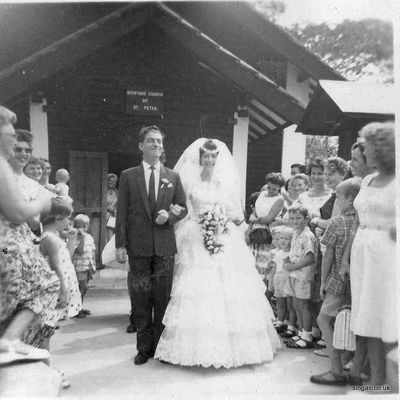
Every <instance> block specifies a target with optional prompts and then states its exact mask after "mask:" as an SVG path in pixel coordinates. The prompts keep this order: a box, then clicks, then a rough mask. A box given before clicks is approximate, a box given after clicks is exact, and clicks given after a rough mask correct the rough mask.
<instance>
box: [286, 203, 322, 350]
mask: <svg viewBox="0 0 400 400" xmlns="http://www.w3.org/2000/svg"><path fill="white" fill-rule="evenodd" d="M308 219H309V215H308V210H307V208H305V207H304V206H301V205H297V204H296V205H293V206H291V207H290V208H289V223H290V225H291V226H292V228H293V229H294V233H293V237H292V240H291V243H290V255H289V257H288V258H287V259H286V260H285V261H286V262H284V264H283V267H284V269H285V270H286V271H287V272H288V280H287V284H286V286H285V294H286V295H287V296H290V297H292V301H293V307H294V309H295V311H296V316H297V325H298V327H299V333H298V335H297V336H294V337H293V338H292V340H289V341H288V342H287V343H286V345H287V347H289V348H295V349H308V348H311V347H312V334H311V327H312V317H311V309H310V303H311V296H312V293H313V289H314V286H313V285H314V284H315V282H314V279H315V261H316V260H315V257H316V250H317V240H316V238H315V236H314V235H313V233H312V232H311V231H310V229H309V228H308V226H307V224H308ZM287 331H289V332H293V333H294V326H292V325H290V326H288V329H287ZM285 333H287V332H285ZM288 336H289V335H285V337H288Z"/></svg>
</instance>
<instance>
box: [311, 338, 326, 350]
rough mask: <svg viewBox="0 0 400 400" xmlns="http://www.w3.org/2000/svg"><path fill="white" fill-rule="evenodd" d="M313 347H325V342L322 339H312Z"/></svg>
mask: <svg viewBox="0 0 400 400" xmlns="http://www.w3.org/2000/svg"><path fill="white" fill-rule="evenodd" d="M313 343H314V347H315V348H316V349H326V343H325V340H324V339H321V338H319V339H316V338H315V339H313Z"/></svg>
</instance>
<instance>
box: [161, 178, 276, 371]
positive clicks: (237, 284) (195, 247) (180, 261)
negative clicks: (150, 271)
mask: <svg viewBox="0 0 400 400" xmlns="http://www.w3.org/2000/svg"><path fill="white" fill-rule="evenodd" d="M182 181H183V182H184V180H182ZM184 187H185V193H186V197H187V207H188V216H187V217H186V218H185V219H184V220H183V221H181V222H180V223H179V224H178V228H177V229H176V240H177V246H178V254H177V256H176V262H175V272H174V274H175V275H174V281H173V286H172V292H171V300H170V302H169V304H168V307H167V310H166V312H165V315H164V319H163V324H164V325H165V329H164V331H163V333H162V335H161V338H160V341H159V344H158V347H157V350H156V353H155V358H158V359H161V360H164V361H167V362H169V363H172V364H178V365H184V366H203V367H210V366H213V367H216V368H219V367H225V368H232V367H239V366H241V365H245V364H258V363H263V362H266V361H271V360H272V359H273V356H274V353H275V351H276V349H277V348H279V347H280V341H279V337H278V335H277V333H276V331H275V329H274V327H273V325H272V321H273V318H274V316H273V312H272V309H271V307H270V305H269V303H268V301H267V299H266V297H265V285H264V283H263V281H262V280H261V278H260V276H259V274H258V272H257V270H256V268H255V261H254V257H253V255H252V253H251V251H250V250H249V248H248V247H247V245H246V243H245V241H244V239H243V233H242V232H241V231H240V229H239V228H238V227H237V226H236V225H235V224H234V223H232V222H228V232H227V233H225V234H223V235H221V241H222V243H223V251H222V252H221V253H218V254H215V255H210V253H209V252H208V250H206V248H205V246H204V243H203V235H202V232H201V225H200V222H199V218H198V216H199V215H200V214H201V213H202V212H204V211H206V210H208V209H209V208H210V206H213V205H215V204H218V205H220V206H222V207H223V209H224V210H225V214H226V216H227V217H228V218H235V217H237V207H236V210H235V205H234V204H233V197H232V196H231V195H230V194H229V193H228V192H227V191H226V188H224V186H223V185H221V184H220V183H219V182H218V181H212V182H202V181H198V182H192V184H188V183H187V182H186V183H185V184H184ZM240 212H241V210H240Z"/></svg>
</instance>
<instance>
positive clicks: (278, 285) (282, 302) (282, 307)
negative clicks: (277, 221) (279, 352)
mask: <svg viewBox="0 0 400 400" xmlns="http://www.w3.org/2000/svg"><path fill="white" fill-rule="evenodd" d="M292 235H293V230H292V229H291V228H289V227H283V226H282V227H276V228H274V229H273V236H274V238H276V240H275V241H276V247H277V249H276V250H274V251H273V259H272V260H271V261H270V264H273V269H274V274H273V288H274V296H275V299H276V310H277V321H276V323H275V329H276V331H277V332H278V333H283V332H284V330H285V328H286V327H287V324H285V321H284V320H285V316H286V313H287V312H288V313H289V321H288V322H289V324H290V325H292V326H294V324H295V323H296V313H295V311H294V308H293V306H292V302H291V301H290V304H288V303H289V302H288V301H287V300H288V299H290V298H289V297H287V296H286V294H285V293H284V288H285V285H286V281H287V279H288V273H287V271H285V270H284V269H283V262H284V261H283V260H285V259H286V258H287V257H288V256H289V251H290V241H291V239H292Z"/></svg>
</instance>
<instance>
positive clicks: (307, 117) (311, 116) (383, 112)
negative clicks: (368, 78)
mask: <svg viewBox="0 0 400 400" xmlns="http://www.w3.org/2000/svg"><path fill="white" fill-rule="evenodd" d="M395 100H396V99H395V90H394V87H393V85H387V84H379V83H373V84H370V83H360V82H342V81H330V80H320V82H319V85H318V87H317V88H316V90H315V91H314V94H313V96H312V98H311V101H310V102H309V103H308V106H307V108H306V110H305V112H304V115H303V117H302V118H301V120H300V122H299V124H298V126H297V129H296V131H298V132H303V133H304V134H306V135H331V134H336V133H337V131H338V129H339V127H340V126H341V124H342V123H343V121H344V120H346V119H347V120H350V119H353V120H354V119H362V120H363V121H365V120H371V121H372V120H378V121H380V120H384V119H390V118H393V116H394V113H395Z"/></svg>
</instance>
